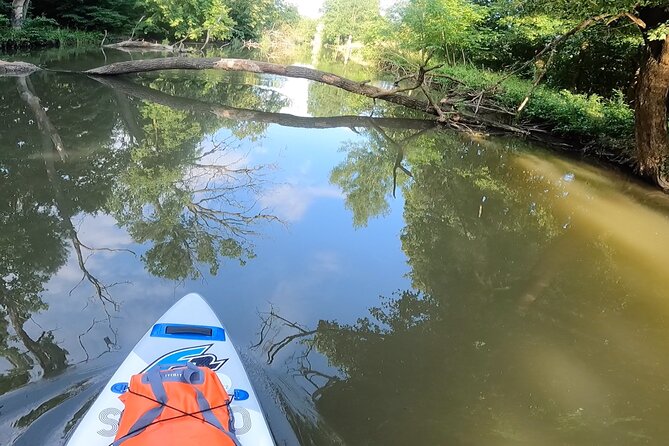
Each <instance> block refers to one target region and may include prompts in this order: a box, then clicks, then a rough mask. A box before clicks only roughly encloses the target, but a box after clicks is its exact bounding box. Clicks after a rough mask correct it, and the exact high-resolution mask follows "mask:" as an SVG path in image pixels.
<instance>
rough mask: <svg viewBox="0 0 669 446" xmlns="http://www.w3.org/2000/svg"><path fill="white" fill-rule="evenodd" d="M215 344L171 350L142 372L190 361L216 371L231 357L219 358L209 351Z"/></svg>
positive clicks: (169, 367)
mask: <svg viewBox="0 0 669 446" xmlns="http://www.w3.org/2000/svg"><path fill="white" fill-rule="evenodd" d="M212 345H213V344H207V345H199V346H197V347H187V348H182V349H180V350H174V351H171V352H169V353H167V354H165V355H163V356H161V357H160V358H158V359H156V360H155V361H154V362H153V363H151V364H150V365H149V366H148V367H146V368H145V369H144V370H142V373H144V372H146V371H148V370H151V369H153V368H154V367H158V368H159V369H171V368H173V367H175V366H179V365H184V364H186V363H188V362H191V363H193V364H195V365H196V366H198V367H208V368H210V369H212V370H213V371H216V370H218V369H220V368H221V367H223V364H225V363H226V362H228V359H229V358H222V359H219V358H218V357H216V355H215V354H213V353H211V352H209V348H211V346H212Z"/></svg>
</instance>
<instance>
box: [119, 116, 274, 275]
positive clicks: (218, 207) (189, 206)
mask: <svg viewBox="0 0 669 446" xmlns="http://www.w3.org/2000/svg"><path fill="white" fill-rule="evenodd" d="M142 118H143V122H145V123H146V124H145V125H144V127H143V133H144V134H145V137H144V139H143V140H142V143H141V144H140V145H138V146H137V147H134V148H132V150H131V162H130V163H129V165H128V167H127V168H126V169H125V171H124V172H123V173H122V174H121V176H120V178H119V183H118V186H117V188H116V190H115V193H114V197H113V198H112V200H111V202H110V209H111V210H112V212H113V214H114V215H115V217H116V220H117V222H118V223H119V224H120V225H122V226H124V227H127V228H128V231H129V233H130V235H131V236H132V237H133V239H134V240H136V241H137V242H139V243H146V242H150V245H151V248H149V250H148V251H147V252H146V253H145V254H144V255H143V256H142V259H143V260H144V262H145V264H146V266H147V268H148V270H149V271H150V272H151V273H152V274H154V275H157V276H159V277H165V278H169V279H177V280H179V279H185V278H187V277H193V278H195V277H199V276H201V273H200V272H199V270H198V265H199V264H207V265H209V271H210V273H211V274H216V273H217V271H218V267H219V259H220V258H221V257H227V258H235V259H239V260H240V261H241V262H244V260H245V259H247V258H249V257H252V256H253V251H252V249H251V246H250V244H249V243H248V237H249V236H251V235H253V234H255V229H254V227H255V226H256V225H257V224H259V223H261V222H262V221H272V220H275V218H274V217H273V216H272V215H269V214H268V213H266V212H264V211H263V210H262V209H256V206H255V202H254V197H255V196H256V195H257V193H258V192H259V187H260V186H261V183H260V171H261V170H262V166H259V167H247V166H246V165H245V163H244V161H243V159H235V158H232V159H229V160H228V161H225V153H224V152H225V150H226V147H225V146H224V144H225V143H226V142H225V141H224V142H223V143H215V142H213V141H212V142H211V147H205V144H200V141H201V140H202V138H203V136H204V131H203V128H202V127H201V125H200V124H199V123H198V121H196V120H194V119H193V116H192V114H189V113H185V112H180V111H175V110H172V109H170V108H168V107H164V106H160V105H154V104H149V105H143V106H142ZM231 156H233V157H235V156H236V157H238V158H243V154H237V155H235V154H234V153H233V154H232V155H231ZM221 159H223V161H222V162H221V161H219V160H221Z"/></svg>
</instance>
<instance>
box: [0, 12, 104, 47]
mask: <svg viewBox="0 0 669 446" xmlns="http://www.w3.org/2000/svg"><path fill="white" fill-rule="evenodd" d="M101 40H102V34H101V33H98V32H91V31H80V30H75V29H69V28H61V27H58V26H57V23H56V22H54V21H52V20H49V19H43V18H39V19H32V20H27V21H26V23H25V25H24V27H23V28H22V29H12V28H11V27H10V26H9V23H8V22H0V49H4V50H13V49H20V48H43V47H54V46H82V45H97V44H99V43H100V41H101Z"/></svg>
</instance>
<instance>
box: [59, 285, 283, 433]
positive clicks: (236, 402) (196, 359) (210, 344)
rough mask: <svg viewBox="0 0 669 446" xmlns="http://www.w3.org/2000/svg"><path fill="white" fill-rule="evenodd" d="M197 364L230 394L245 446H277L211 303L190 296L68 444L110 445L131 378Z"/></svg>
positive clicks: (139, 349)
mask: <svg viewBox="0 0 669 446" xmlns="http://www.w3.org/2000/svg"><path fill="white" fill-rule="evenodd" d="M185 362H193V363H195V364H196V365H198V366H207V367H209V368H211V369H213V370H214V371H216V374H217V375H218V377H219V379H220V380H221V383H223V386H224V387H225V389H226V390H227V391H228V393H229V394H231V395H232V394H235V398H234V399H233V401H232V404H231V405H230V409H231V410H232V414H233V416H234V428H235V434H236V435H237V438H238V440H239V442H240V443H241V444H242V445H243V446H251V445H254V446H274V441H273V439H272V434H271V433H270V430H269V426H268V425H267V422H266V420H265V417H264V416H263V413H262V409H261V408H260V403H259V402H258V398H257V396H256V394H255V392H254V390H253V388H252V387H251V383H250V381H249V378H248V375H247V374H246V371H245V369H244V366H243V364H242V362H241V360H240V359H239V355H238V354H237V351H236V350H235V348H234V346H233V344H232V342H231V341H230V338H229V336H228V332H227V331H226V330H225V329H224V328H223V325H222V324H221V322H220V321H219V320H218V317H216V314H215V313H214V311H213V310H212V309H211V308H210V307H209V305H208V304H207V302H206V301H205V300H204V299H203V298H202V297H201V296H200V295H198V294H188V295H186V296H184V297H183V298H181V299H180V300H179V301H178V302H177V303H176V304H174V305H173V306H172V307H171V308H170V309H169V310H168V311H167V312H166V313H165V314H164V315H163V316H162V317H161V318H160V319H159V320H158V321H157V322H156V323H155V324H154V325H153V327H151V329H150V330H149V331H148V332H147V333H146V334H145V335H144V337H142V339H141V340H140V341H139V343H137V345H136V346H135V348H134V349H133V350H132V352H131V353H130V354H129V355H128V357H127V358H126V359H125V361H123V364H121V366H120V367H119V368H118V370H117V371H116V373H114V376H112V378H111V379H110V380H109V382H108V383H107V385H106V386H105V388H104V390H103V391H102V393H101V394H100V396H98V398H97V399H96V400H95V402H94V403H93V405H92V406H91V408H90V409H89V410H88V412H87V413H86V415H85V416H84V417H83V418H82V420H81V422H80V423H79V425H78V426H77V428H76V430H75V431H74V433H73V434H72V437H71V438H70V440H69V442H68V443H67V445H68V446H109V445H110V444H111V443H113V441H114V437H115V436H116V433H117V431H118V424H119V419H120V417H121V412H122V411H123V403H121V401H120V400H119V398H118V397H119V396H120V394H121V393H122V392H123V391H124V390H125V388H126V387H125V386H126V385H127V383H128V382H130V377H131V376H132V375H135V374H137V373H142V372H144V371H147V370H149V369H150V368H152V367H156V366H160V365H163V364H183V363H185Z"/></svg>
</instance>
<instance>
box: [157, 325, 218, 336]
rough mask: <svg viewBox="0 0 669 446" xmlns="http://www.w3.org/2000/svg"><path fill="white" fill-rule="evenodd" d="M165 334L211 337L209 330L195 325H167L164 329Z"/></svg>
mask: <svg viewBox="0 0 669 446" xmlns="http://www.w3.org/2000/svg"><path fill="white" fill-rule="evenodd" d="M165 333H166V334H174V335H189V334H192V335H201V336H211V328H207V327H198V326H197V325H168V326H167V327H165Z"/></svg>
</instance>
